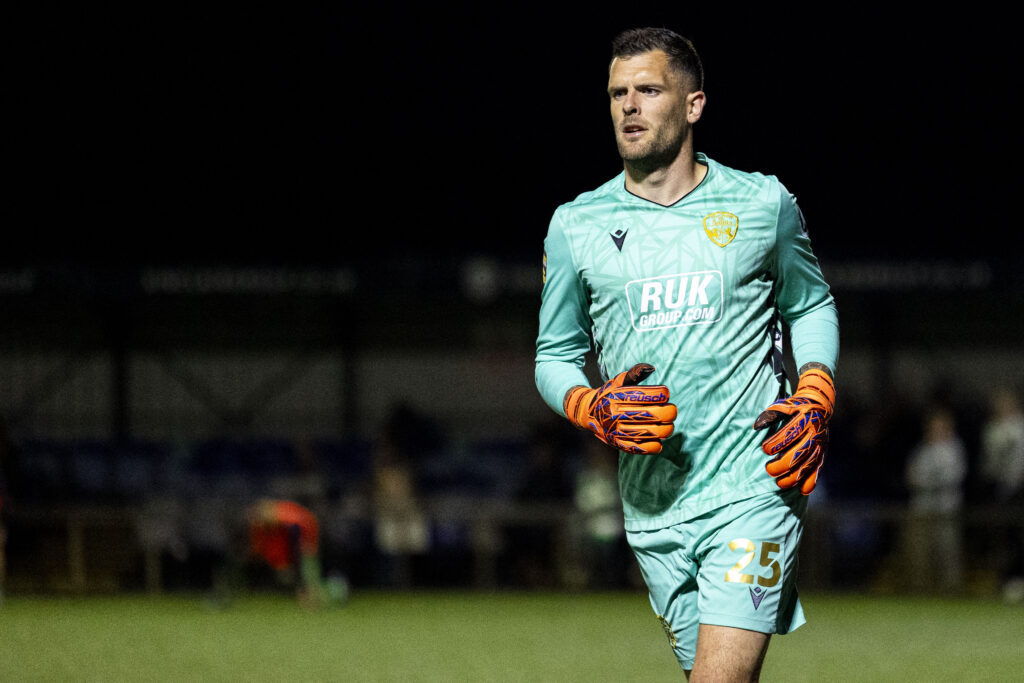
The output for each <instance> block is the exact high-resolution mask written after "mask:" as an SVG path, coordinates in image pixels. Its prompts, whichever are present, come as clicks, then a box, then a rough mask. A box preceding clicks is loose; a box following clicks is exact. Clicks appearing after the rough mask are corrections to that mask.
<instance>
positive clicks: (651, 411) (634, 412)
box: [610, 403, 677, 422]
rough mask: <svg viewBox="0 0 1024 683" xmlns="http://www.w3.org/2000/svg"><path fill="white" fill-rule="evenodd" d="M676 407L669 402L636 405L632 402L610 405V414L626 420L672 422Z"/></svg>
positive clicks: (674, 417)
mask: <svg viewBox="0 0 1024 683" xmlns="http://www.w3.org/2000/svg"><path fill="white" fill-rule="evenodd" d="M676 413H677V411H676V407H675V406H674V405H672V404H671V403H660V404H654V405H636V404H633V403H627V404H624V405H623V404H616V405H614V406H612V408H611V411H610V416H614V417H615V418H616V419H617V420H619V421H622V420H626V421H628V422H674V421H675V419H676Z"/></svg>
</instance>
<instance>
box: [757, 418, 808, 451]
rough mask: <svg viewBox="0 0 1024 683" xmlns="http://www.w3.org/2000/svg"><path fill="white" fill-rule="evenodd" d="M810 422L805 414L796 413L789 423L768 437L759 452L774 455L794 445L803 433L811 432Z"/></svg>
mask: <svg viewBox="0 0 1024 683" xmlns="http://www.w3.org/2000/svg"><path fill="white" fill-rule="evenodd" d="M811 427H812V421H811V420H810V419H809V417H808V415H807V414H806V413H802V412H797V413H796V414H795V415H793V417H792V418H790V420H789V422H787V423H786V424H784V425H782V428H781V429H779V431H777V432H775V434H773V435H772V436H770V437H768V438H767V439H765V440H764V442H763V443H762V444H761V450H763V451H764V452H765V453H766V454H767V455H775V454H776V453H779V452H780V451H784V450H786V449H787V448H789V447H790V446H792V445H793V444H794V443H796V442H797V441H798V440H799V439H800V438H801V437H802V436H803V435H804V434H805V433H809V432H813V431H816V430H812V429H811Z"/></svg>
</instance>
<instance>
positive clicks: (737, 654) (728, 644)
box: [687, 624, 771, 683]
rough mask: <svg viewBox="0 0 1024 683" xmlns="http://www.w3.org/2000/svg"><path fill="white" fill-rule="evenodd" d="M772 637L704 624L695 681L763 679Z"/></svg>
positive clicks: (716, 682) (735, 682)
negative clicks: (764, 664) (761, 677)
mask: <svg viewBox="0 0 1024 683" xmlns="http://www.w3.org/2000/svg"><path fill="white" fill-rule="evenodd" d="M770 638H771V636H770V635H769V634H767V633H758V632H757V631H748V630H746V629H742V628H731V627H729V626H712V625H710V624H701V625H700V631H699V633H698V635H697V659H696V661H695V662H694V664H693V670H692V671H690V672H688V674H687V678H688V679H689V680H690V681H691V682H692V683H712V682H714V683H748V682H752V681H758V680H760V676H761V665H762V664H763V663H764V655H765V653H766V652H767V651H768V642H769V640H770Z"/></svg>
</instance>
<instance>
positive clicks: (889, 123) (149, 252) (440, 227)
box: [3, 3, 1022, 264]
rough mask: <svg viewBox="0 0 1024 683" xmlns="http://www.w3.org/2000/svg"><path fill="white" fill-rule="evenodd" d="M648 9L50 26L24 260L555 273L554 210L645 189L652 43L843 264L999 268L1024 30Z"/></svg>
mask: <svg viewBox="0 0 1024 683" xmlns="http://www.w3.org/2000/svg"><path fill="white" fill-rule="evenodd" d="M628 5H629V3H626V4H622V5H618V4H617V5H611V4H608V5H604V6H601V5H597V4H594V3H590V4H587V5H585V6H584V7H585V8H586V9H581V10H569V9H562V10H557V11H553V10H551V9H550V8H543V6H540V5H537V6H530V5H525V4H521V3H520V4H516V5H511V6H509V7H507V8H505V9H502V8H500V7H498V8H495V7H490V8H487V9H481V8H473V7H472V6H469V5H467V6H466V7H463V8H459V9H455V8H453V7H454V6H451V5H448V6H446V8H441V9H438V8H437V7H430V6H423V7H421V8H413V6H412V5H401V4H395V3H391V4H380V3H378V4H375V5H373V9H366V8H363V9H359V10H351V9H331V10H328V9H323V8H320V9H316V10H312V9H296V8H294V7H292V6H291V5H285V4H283V3H282V4H280V5H271V4H259V3H254V4H252V5H249V6H247V7H246V8H245V9H244V10H236V11H235V12H230V13H229V12H228V11H227V10H210V9H208V8H203V7H198V8H191V9H190V8H188V7H189V6H187V5H186V6H177V7H174V8H168V9H165V10H156V9H152V6H150V5H147V7H149V9H144V10H142V9H134V10H131V9H129V10H124V9H121V10H119V11H118V12H116V13H115V12H108V13H106V14H98V13H97V12H98V10H96V9H95V8H89V9H79V10H74V13H73V14H65V15H51V16H46V17H40V18H39V20H38V21H35V22H33V24H31V25H30V26H29V27H28V28H27V30H26V31H25V32H24V34H23V35H22V36H21V41H20V42H19V49H17V50H16V51H15V53H16V57H15V58H14V59H13V60H11V62H10V65H9V70H10V71H11V72H12V74H11V75H12V89H11V90H12V92H13V93H14V98H13V103H14V106H13V108H12V111H11V112H9V114H11V115H12V117H11V118H10V120H11V123H12V128H11V129H9V130H11V131H13V134H12V135H11V136H10V138H11V142H12V144H13V152H14V154H13V155H12V156H11V157H10V159H11V160H12V164H13V168H14V170H15V174H16V176H17V178H16V181H15V184H14V185H13V187H10V188H9V189H10V190H11V193H10V196H11V198H12V200H13V201H12V202H11V203H9V204H8V207H7V220H6V221H5V224H6V226H5V227H6V229H5V232H6V233H7V236H8V245H7V248H6V250H5V252H4V255H3V261H4V262H5V263H7V264H17V263H28V262H36V261H46V260H71V261H75V260H82V261H86V260H96V259H99V260H107V259H117V260H121V259H123V260H125V261H128V262H139V263H169V262H175V263H178V262H207V263H208V262H224V261H231V262H261V263H271V262H273V263H280V262H288V263H321V264H330V263H348V262H352V261H366V260H371V261H372V260H373V259H374V258H377V257H378V256H379V255H380V254H381V252H387V253H394V254H399V255H408V254H416V253H429V254H438V255H442V254H448V255H458V254H469V253H477V252H487V253H493V254H506V255H509V256H510V257H513V258H517V259H532V258H536V255H537V254H538V253H539V250H540V243H541V241H542V239H543V236H544V232H545V230H546V227H547V221H548V218H549V217H550V214H551V211H552V210H553V209H554V207H555V206H556V205H557V204H559V203H561V202H564V201H567V200H569V199H571V198H573V197H574V196H575V195H576V194H578V193H579V192H582V191H584V190H588V189H592V188H593V187H595V186H597V185H598V184H600V183H601V182H603V181H604V180H606V179H607V178H609V177H611V175H613V174H615V173H617V172H618V171H619V170H620V168H621V166H620V162H619V160H618V158H617V155H616V153H615V147H614V142H613V139H612V134H611V126H610V123H609V115H608V111H607V103H606V97H605V95H604V87H605V81H606V76H607V72H606V64H607V60H608V45H609V41H610V39H611V37H612V36H613V35H614V34H615V33H616V32H617V31H618V30H620V29H622V28H627V27H630V26H634V25H644V24H648V25H666V26H669V27H671V28H674V29H676V30H678V31H680V32H681V33H684V34H686V35H688V36H690V37H691V38H692V39H693V40H694V42H695V43H696V45H697V48H698V50H699V51H700V52H701V54H702V56H703V59H704V62H705V70H706V74H707V83H706V91H707V93H708V106H707V109H706V110H705V115H704V118H703V120H702V121H701V122H700V124H698V128H697V132H696V142H697V145H696V146H697V149H698V150H700V151H703V152H706V153H707V154H709V156H711V157H712V158H714V159H716V160H718V161H720V162H722V163H725V164H727V165H731V166H734V167H737V168H740V169H744V170H759V171H763V172H766V173H774V174H776V175H778V176H779V177H780V178H781V179H782V180H783V182H784V183H785V184H786V185H787V186H788V187H789V189H790V190H791V191H793V192H794V193H796V194H797V196H798V198H799V199H800V202H801V205H802V206H803V209H804V212H805V214H806V216H807V218H808V221H809V223H810V226H811V228H812V230H813V233H812V235H813V237H814V240H815V243H816V247H817V249H818V250H819V251H820V252H822V253H823V254H826V255H829V256H831V257H833V258H840V257H842V258H847V257H863V258H871V257H879V256H906V257H943V256H950V257H960V256H964V255H968V254H987V253H989V252H990V250H991V249H992V245H993V243H994V242H993V240H997V239H1002V238H1003V237H1005V236H1008V235H1009V234H1011V232H1010V231H1011V230H1014V228H1013V227H1012V226H1010V225H1009V224H1008V220H1009V219H1010V217H1011V216H1012V214H1010V213H1009V208H1008V207H1009V202H1010V198H1011V196H1012V192H1013V191H1015V189H1016V187H1018V186H1019V185H1020V181H1021V174H1020V171H1019V168H1020V163H1019V161H1018V158H1019V155H1020V152H1021V145H1020V134H1019V123H1018V121H1017V117H1018V111H1019V109H1018V100H1019V99H1020V95H1021V92H1020V89H1021V86H1020V84H1021V80H1022V79H1021V78H1020V70H1019V67H1020V62H1021V60H1020V58H1019V57H1018V56H1017V54H1016V50H1017V44H1016V43H1017V41H1016V36H1015V35H1014V34H1012V33H1011V25H1012V24H1013V23H1014V22H1012V21H1010V19H1009V18H1008V17H1007V16H1001V15H999V14H983V13H981V12H977V13H976V14H973V15H963V14H962V15H958V16H953V15H948V14H945V15H931V14H920V15H911V14H909V13H904V14H901V15H893V14H891V13H890V12H887V11H886V10H884V9H876V10H871V9H858V10H856V14H855V15H843V14H840V15H834V14H829V15H827V16H826V15H825V14H822V15H809V16H808V15H804V16H796V15H795V14H790V15H788V16H787V13H786V12H781V11H779V10H771V11H769V10H762V11H760V12H756V13H745V12H743V11H739V10H736V9H735V6H729V7H725V8H724V9H721V10H718V11H715V10H711V9H702V10H693V9H689V8H687V9H681V8H682V7H683V5H682V4H678V3H674V4H673V7H677V9H673V10H665V9H661V10H658V11H655V12H647V13H644V11H636V10H635V9H628ZM183 7H184V9H183ZM831 11H835V10H831ZM1007 173H1012V175H1011V176H1004V175H1003V174H1007ZM118 235H121V236H120V237H118ZM382 237H383V238H384V239H381V238H382Z"/></svg>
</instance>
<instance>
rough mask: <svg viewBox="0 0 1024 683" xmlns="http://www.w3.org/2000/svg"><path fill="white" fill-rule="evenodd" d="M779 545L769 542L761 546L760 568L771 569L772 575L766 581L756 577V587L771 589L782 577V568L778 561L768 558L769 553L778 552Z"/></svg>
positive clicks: (761, 577)
mask: <svg viewBox="0 0 1024 683" xmlns="http://www.w3.org/2000/svg"><path fill="white" fill-rule="evenodd" d="M779 547H780V546H779V544H778V543H772V542H771V541H765V542H764V543H762V544H761V566H762V567H771V568H772V575H771V576H770V577H768V578H767V579H766V578H764V577H763V576H758V577H757V583H758V585H761V586H764V587H765V588H771V587H772V586H774V585H775V584H777V583H778V582H779V579H780V578H781V577H782V567H780V566H779V561H778V560H775V559H772V558H771V557H768V555H770V554H771V553H777V552H779Z"/></svg>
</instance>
